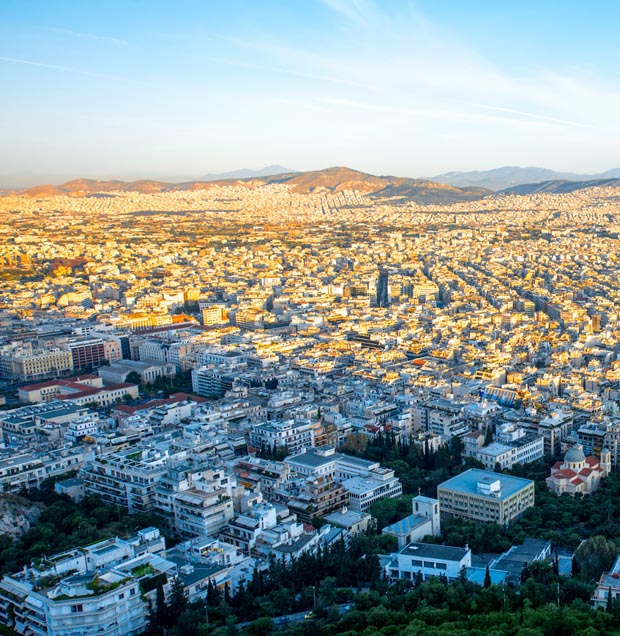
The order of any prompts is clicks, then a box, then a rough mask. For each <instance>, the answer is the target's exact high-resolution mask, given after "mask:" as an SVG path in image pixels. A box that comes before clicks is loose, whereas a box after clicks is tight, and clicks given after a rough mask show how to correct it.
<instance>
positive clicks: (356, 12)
mask: <svg viewBox="0 0 620 636" xmlns="http://www.w3.org/2000/svg"><path fill="white" fill-rule="evenodd" d="M321 2H322V3H323V4H324V5H325V6H327V7H328V8H330V9H331V10H332V11H335V12H336V13H339V14H340V15H343V16H344V17H346V18H348V19H350V20H366V19H367V18H368V17H369V15H370V13H371V7H372V5H371V4H370V2H368V1H367V0H321Z"/></svg>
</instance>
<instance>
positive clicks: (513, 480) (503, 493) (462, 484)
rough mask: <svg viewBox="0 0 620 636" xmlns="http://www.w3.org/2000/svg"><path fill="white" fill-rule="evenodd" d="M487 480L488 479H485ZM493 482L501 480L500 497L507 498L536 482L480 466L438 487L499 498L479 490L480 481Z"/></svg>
mask: <svg viewBox="0 0 620 636" xmlns="http://www.w3.org/2000/svg"><path fill="white" fill-rule="evenodd" d="M485 480H486V481H485ZM481 481H483V482H485V483H491V482H495V481H499V482H500V496H499V499H506V498H507V497H511V496H512V495H514V494H515V493H517V492H519V491H520V490H522V489H523V488H526V487H527V486H530V485H533V484H534V482H533V481H532V480H531V479H523V478H521V477H512V476H511V475H504V474H502V473H496V472H493V471H492V470H480V469H478V468H470V469H469V470H466V471H465V472H464V473H461V474H460V475H457V476H456V477H452V478H451V479H448V480H447V481H444V482H443V483H441V484H439V486H438V487H437V488H438V489H441V490H453V491H457V492H461V493H464V494H468V495H476V496H478V497H485V496H488V497H489V499H497V498H498V497H493V496H490V495H482V494H481V493H480V491H479V490H478V482H481Z"/></svg>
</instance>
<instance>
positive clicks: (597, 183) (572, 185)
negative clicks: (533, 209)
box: [497, 179, 620, 195]
mask: <svg viewBox="0 0 620 636" xmlns="http://www.w3.org/2000/svg"><path fill="white" fill-rule="evenodd" d="M597 187H607V188H620V179H590V180H588V181H566V180H563V179H554V180H552V181H543V182H542V183H522V184H520V185H517V186H513V187H512V188H506V189H504V190H500V192H498V193H497V194H518V195H527V194H536V193H546V194H566V193H568V192H576V191H577V190H585V189H586V188H597Z"/></svg>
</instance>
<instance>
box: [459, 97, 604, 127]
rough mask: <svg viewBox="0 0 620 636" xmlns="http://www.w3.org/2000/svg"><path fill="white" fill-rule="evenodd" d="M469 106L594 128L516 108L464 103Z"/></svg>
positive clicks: (553, 122) (561, 123) (549, 121)
mask: <svg viewBox="0 0 620 636" xmlns="http://www.w3.org/2000/svg"><path fill="white" fill-rule="evenodd" d="M464 103H466V104H471V105H472V106H474V107H476V108H482V109H483V110H490V111H494V112H498V113H507V114H509V115H518V116H519V117H526V118H529V119H535V120H537V121H544V122H548V123H551V124H558V125H560V126H573V127H575V128H594V126H593V125H592V124H588V123H583V122H579V121H571V120H569V119H562V118H560V117H549V116H547V115H541V114H540V113H530V112H527V111H524V110H518V109H516V108H506V107H504V106H495V105H493V104H480V103H477V102H464Z"/></svg>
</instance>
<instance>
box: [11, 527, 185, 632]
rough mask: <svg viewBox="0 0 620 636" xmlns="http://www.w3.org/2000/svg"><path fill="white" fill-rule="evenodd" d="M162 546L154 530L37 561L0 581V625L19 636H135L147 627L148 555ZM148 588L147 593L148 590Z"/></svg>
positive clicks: (150, 565) (151, 571)
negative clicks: (5, 626) (46, 635)
mask: <svg viewBox="0 0 620 636" xmlns="http://www.w3.org/2000/svg"><path fill="white" fill-rule="evenodd" d="M164 549H165V543H164V541H163V538H162V537H161V536H160V535H159V531H158V530H157V529H156V528H147V529H145V530H141V531H139V532H138V533H136V535H134V536H133V537H131V538H130V539H129V540H127V541H123V540H121V539H112V540H106V541H100V542H98V543H96V544H93V545H90V546H87V547H85V548H79V549H74V550H70V551H68V552H66V553H63V554H58V555H54V556H52V557H50V558H49V559H46V558H45V557H44V558H43V559H41V560H40V564H39V565H38V566H37V567H36V568H35V567H31V568H24V570H23V571H21V572H18V573H15V574H11V575H6V576H4V577H3V578H2V580H1V581H0V623H2V624H4V625H7V626H9V625H10V626H11V629H12V630H13V632H14V633H16V634H20V635H22V636H36V635H41V636H43V635H45V634H54V635H55V636H77V634H79V635H80V636H82V635H85V636H86V635H93V636H95V635H97V636H99V635H101V636H138V635H139V634H141V633H143V631H144V629H145V628H146V624H147V616H148V605H147V602H146V597H145V594H144V590H145V587H144V585H145V584H146V583H147V580H148V579H149V578H152V576H153V575H156V574H158V572H157V571H156V570H155V568H154V567H153V564H156V565H159V567H161V566H164V567H167V568H168V573H169V574H170V575H172V573H173V568H174V564H172V563H169V562H167V561H165V560H164V559H162V558H161V557H158V558H159V561H154V560H153V558H152V557H153V556H154V555H158V554H161V553H163V551H164ZM151 589H153V588H152V587H151Z"/></svg>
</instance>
